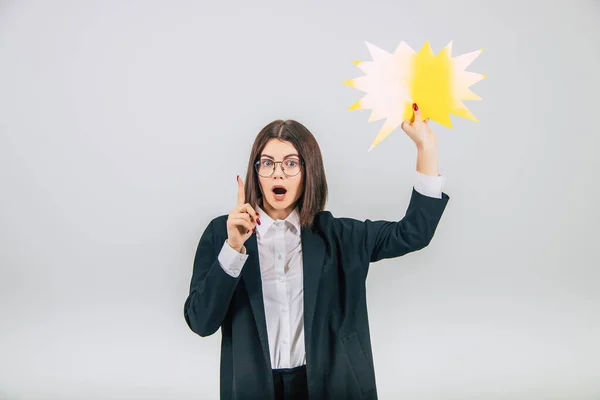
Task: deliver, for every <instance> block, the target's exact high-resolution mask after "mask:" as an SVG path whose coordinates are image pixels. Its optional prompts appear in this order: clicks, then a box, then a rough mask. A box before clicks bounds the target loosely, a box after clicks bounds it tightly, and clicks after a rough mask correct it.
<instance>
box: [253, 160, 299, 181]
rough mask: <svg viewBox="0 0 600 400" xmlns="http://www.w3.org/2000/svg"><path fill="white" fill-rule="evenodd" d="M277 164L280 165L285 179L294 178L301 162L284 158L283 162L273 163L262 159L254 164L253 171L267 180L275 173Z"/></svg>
mask: <svg viewBox="0 0 600 400" xmlns="http://www.w3.org/2000/svg"><path fill="white" fill-rule="evenodd" d="M277 164H281V170H282V171H283V173H284V175H285V176H287V177H292V176H296V175H298V174H299V173H300V171H301V169H302V165H304V162H303V161H300V160H299V159H297V158H286V159H285V160H283V161H273V160H272V159H270V158H262V159H260V160H258V161H257V162H255V163H254V169H256V173H257V174H258V175H260V176H262V177H263V178H268V177H270V176H271V175H273V174H274V173H275V168H276V167H277Z"/></svg>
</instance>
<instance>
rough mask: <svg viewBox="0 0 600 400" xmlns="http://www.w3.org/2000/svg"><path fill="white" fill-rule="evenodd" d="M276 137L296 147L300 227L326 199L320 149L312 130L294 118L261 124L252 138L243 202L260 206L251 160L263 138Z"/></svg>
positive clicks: (257, 154)
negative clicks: (299, 163)
mask: <svg viewBox="0 0 600 400" xmlns="http://www.w3.org/2000/svg"><path fill="white" fill-rule="evenodd" d="M271 139H279V140H282V141H286V142H290V143H291V144H292V145H293V146H294V147H295V148H296V150H297V151H298V155H299V156H300V160H301V161H302V162H303V165H302V187H303V188H304V189H303V192H302V194H301V195H300V197H299V198H298V201H297V204H296V205H297V207H298V213H299V214H300V224H301V226H302V227H307V228H312V227H313V222H314V218H315V216H316V215H317V214H318V213H319V212H321V211H323V210H324V209H325V204H326V203H327V179H326V178H325V169H324V167H323V157H322V155H321V149H320V147H319V144H318V143H317V140H316V139H315V137H314V136H313V134H312V133H311V132H310V131H309V130H308V129H306V127H305V126H304V125H302V124H301V123H299V122H297V121H294V120H287V121H283V120H276V121H273V122H271V123H269V124H268V125H267V126H265V127H264V128H263V129H262V130H261V131H260V132H259V133H258V135H257V136H256V139H254V144H253V145H252V151H251V152H250V158H249V160H248V169H247V172H246V189H245V194H246V202H247V203H249V204H250V205H251V206H252V207H257V206H262V201H263V199H262V193H261V191H260V182H259V177H258V174H257V173H256V170H255V169H254V163H255V162H256V161H258V160H259V159H260V155H261V153H262V151H263V150H264V148H265V146H266V145H267V142H268V141H269V140H271Z"/></svg>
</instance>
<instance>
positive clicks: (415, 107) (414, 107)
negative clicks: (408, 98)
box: [413, 103, 419, 111]
mask: <svg viewBox="0 0 600 400" xmlns="http://www.w3.org/2000/svg"><path fill="white" fill-rule="evenodd" d="M413 110H415V111H419V106H418V105H417V103H413Z"/></svg>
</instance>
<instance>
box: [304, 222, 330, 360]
mask: <svg viewBox="0 0 600 400" xmlns="http://www.w3.org/2000/svg"><path fill="white" fill-rule="evenodd" d="M301 232H302V264H303V273H304V339H305V344H306V349H307V356H308V349H309V348H310V345H311V342H310V340H311V338H312V321H313V317H314V315H315V306H316V304H317V293H318V291H319V282H320V280H321V273H322V272H323V258H324V257H325V243H324V241H323V238H321V237H320V236H319V235H318V234H317V233H315V232H313V231H311V230H310V229H308V228H302V230H301Z"/></svg>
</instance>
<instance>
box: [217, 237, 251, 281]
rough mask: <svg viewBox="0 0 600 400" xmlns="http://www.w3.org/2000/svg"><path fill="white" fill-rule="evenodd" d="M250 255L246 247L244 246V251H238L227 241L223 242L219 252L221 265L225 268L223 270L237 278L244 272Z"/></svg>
mask: <svg viewBox="0 0 600 400" xmlns="http://www.w3.org/2000/svg"><path fill="white" fill-rule="evenodd" d="M247 259H248V255H247V254H246V247H244V246H242V252H241V253H238V252H237V251H235V250H234V249H233V248H232V247H231V246H230V245H229V243H227V241H225V243H223V247H221V252H220V253H219V257H218V260H219V265H221V268H223V271H225V272H227V274H228V275H230V276H232V277H234V278H237V277H238V276H239V275H240V273H241V272H242V267H243V266H244V264H245V263H246V260H247Z"/></svg>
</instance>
